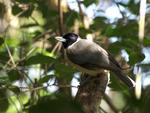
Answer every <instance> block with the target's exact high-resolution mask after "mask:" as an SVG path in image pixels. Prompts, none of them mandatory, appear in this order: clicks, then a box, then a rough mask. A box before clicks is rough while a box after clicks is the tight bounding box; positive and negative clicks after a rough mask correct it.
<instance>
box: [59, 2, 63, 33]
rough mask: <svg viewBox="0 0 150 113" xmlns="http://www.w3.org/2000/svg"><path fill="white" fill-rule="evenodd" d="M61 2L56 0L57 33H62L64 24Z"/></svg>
mask: <svg viewBox="0 0 150 113" xmlns="http://www.w3.org/2000/svg"><path fill="white" fill-rule="evenodd" d="M61 2H62V0H58V12H59V18H58V26H59V34H60V35H63V32H64V26H63V11H62V9H61Z"/></svg>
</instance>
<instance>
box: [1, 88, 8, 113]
mask: <svg viewBox="0 0 150 113" xmlns="http://www.w3.org/2000/svg"><path fill="white" fill-rule="evenodd" d="M8 107H9V101H8V98H7V94H6V89H0V113H5V111H6V110H7V109H8Z"/></svg>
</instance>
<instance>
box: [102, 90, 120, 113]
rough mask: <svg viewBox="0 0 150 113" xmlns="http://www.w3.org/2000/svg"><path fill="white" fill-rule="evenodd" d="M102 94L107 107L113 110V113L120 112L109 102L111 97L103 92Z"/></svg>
mask: <svg viewBox="0 0 150 113" xmlns="http://www.w3.org/2000/svg"><path fill="white" fill-rule="evenodd" d="M103 96H104V100H105V101H106V102H107V104H108V105H109V107H110V108H111V109H112V110H113V111H114V113H120V112H119V111H118V110H117V109H116V107H115V106H114V105H113V103H112V102H111V99H110V98H109V97H108V95H107V94H105V93H103Z"/></svg>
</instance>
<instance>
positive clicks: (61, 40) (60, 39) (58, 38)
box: [55, 36, 66, 42]
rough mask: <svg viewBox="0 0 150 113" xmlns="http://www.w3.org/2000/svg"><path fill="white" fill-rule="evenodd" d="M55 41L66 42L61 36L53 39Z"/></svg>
mask: <svg viewBox="0 0 150 113" xmlns="http://www.w3.org/2000/svg"><path fill="white" fill-rule="evenodd" d="M55 39H56V40H58V41H60V42H66V39H64V38H63V37H61V36H57V37H55Z"/></svg>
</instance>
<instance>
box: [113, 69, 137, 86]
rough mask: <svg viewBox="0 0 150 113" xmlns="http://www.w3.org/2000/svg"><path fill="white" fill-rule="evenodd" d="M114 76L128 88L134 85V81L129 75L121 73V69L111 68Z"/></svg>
mask: <svg viewBox="0 0 150 113" xmlns="http://www.w3.org/2000/svg"><path fill="white" fill-rule="evenodd" d="M113 72H114V73H115V74H116V76H117V77H118V78H119V79H120V80H122V81H123V82H124V83H125V84H126V85H127V86H128V87H129V88H133V87H135V82H134V80H132V79H131V78H130V77H128V76H126V75H124V74H123V72H122V70H120V69H119V70H113Z"/></svg>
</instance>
